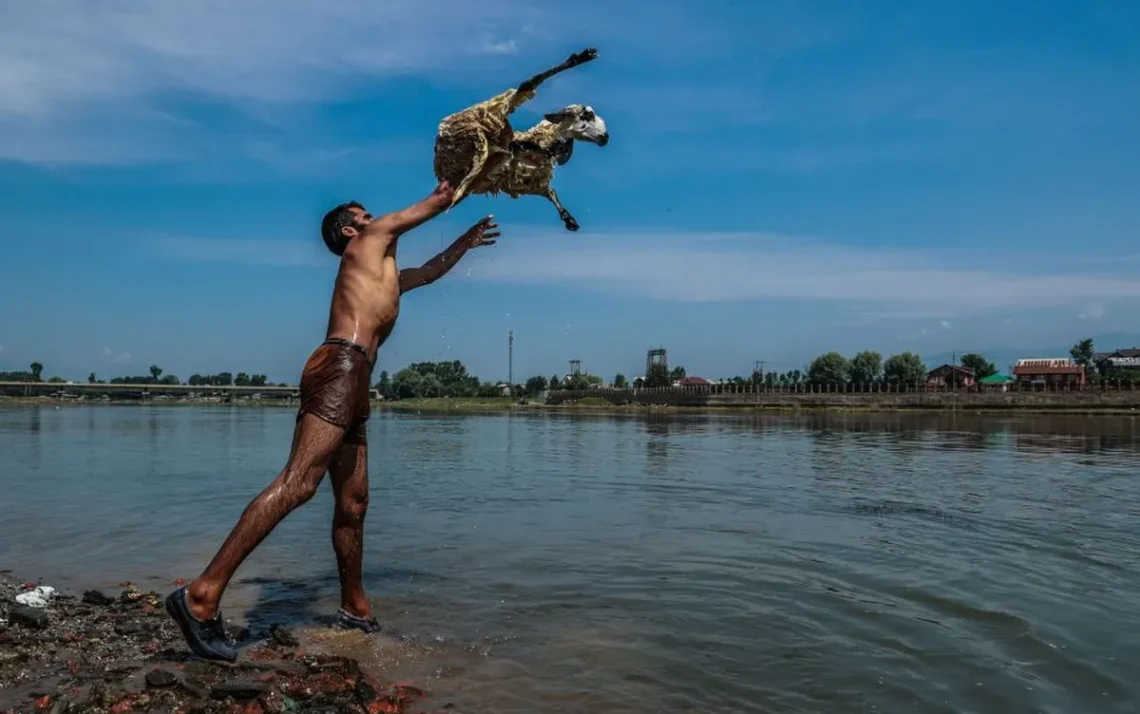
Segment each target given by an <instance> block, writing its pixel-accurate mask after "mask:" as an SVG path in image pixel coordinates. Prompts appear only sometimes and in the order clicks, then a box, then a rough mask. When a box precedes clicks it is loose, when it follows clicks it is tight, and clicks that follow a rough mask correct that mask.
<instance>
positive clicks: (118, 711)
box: [111, 697, 135, 714]
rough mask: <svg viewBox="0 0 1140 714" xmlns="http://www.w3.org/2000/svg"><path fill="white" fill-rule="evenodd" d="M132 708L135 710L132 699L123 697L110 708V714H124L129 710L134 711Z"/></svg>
mask: <svg viewBox="0 0 1140 714" xmlns="http://www.w3.org/2000/svg"><path fill="white" fill-rule="evenodd" d="M134 708H135V700H134V698H132V697H123V699H122V700H121V701H120V702H119V703H118V704H116V705H115V706H113V707H111V712H112V714H124V712H129V711H130V710H131V709H134Z"/></svg>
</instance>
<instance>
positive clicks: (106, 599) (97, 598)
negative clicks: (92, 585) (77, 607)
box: [83, 590, 115, 607]
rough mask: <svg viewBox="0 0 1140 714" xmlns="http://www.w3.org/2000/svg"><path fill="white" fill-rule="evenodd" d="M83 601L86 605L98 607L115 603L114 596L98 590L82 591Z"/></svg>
mask: <svg viewBox="0 0 1140 714" xmlns="http://www.w3.org/2000/svg"><path fill="white" fill-rule="evenodd" d="M83 602H85V603H87V604H88V605H98V606H100V607H107V606H108V605H114V604H115V598H113V597H111V596H109V595H105V594H104V593H102V592H100V591H98V590H88V591H86V592H84V593H83Z"/></svg>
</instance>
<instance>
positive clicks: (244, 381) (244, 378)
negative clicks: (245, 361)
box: [234, 372, 249, 387]
mask: <svg viewBox="0 0 1140 714" xmlns="http://www.w3.org/2000/svg"><path fill="white" fill-rule="evenodd" d="M234 386H235V387H248V386H249V375H248V374H246V373H245V372H238V373H237V376H236V377H234Z"/></svg>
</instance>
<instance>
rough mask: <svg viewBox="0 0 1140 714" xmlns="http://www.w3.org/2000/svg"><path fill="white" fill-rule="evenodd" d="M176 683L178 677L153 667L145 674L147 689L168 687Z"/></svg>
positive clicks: (165, 670) (168, 671) (166, 670)
mask: <svg viewBox="0 0 1140 714" xmlns="http://www.w3.org/2000/svg"><path fill="white" fill-rule="evenodd" d="M177 683H178V675H176V674H174V672H171V671H170V670H168V669H162V668H161V667H155V668H154V669H152V670H151V671H149V672H147V673H146V684H147V686H148V687H155V688H161V687H169V686H172V685H174V684H177Z"/></svg>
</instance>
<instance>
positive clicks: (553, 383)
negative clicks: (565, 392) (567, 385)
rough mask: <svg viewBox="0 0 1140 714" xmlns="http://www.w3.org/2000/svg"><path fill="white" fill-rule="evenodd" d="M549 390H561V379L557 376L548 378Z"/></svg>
mask: <svg viewBox="0 0 1140 714" xmlns="http://www.w3.org/2000/svg"><path fill="white" fill-rule="evenodd" d="M550 388H551V389H562V378H561V377H559V376H558V375H557V374H556V375H554V376H553V377H551V378H550Z"/></svg>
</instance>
